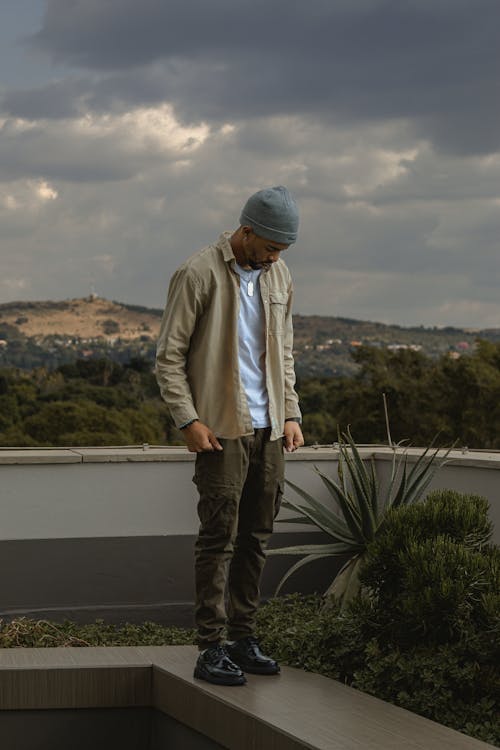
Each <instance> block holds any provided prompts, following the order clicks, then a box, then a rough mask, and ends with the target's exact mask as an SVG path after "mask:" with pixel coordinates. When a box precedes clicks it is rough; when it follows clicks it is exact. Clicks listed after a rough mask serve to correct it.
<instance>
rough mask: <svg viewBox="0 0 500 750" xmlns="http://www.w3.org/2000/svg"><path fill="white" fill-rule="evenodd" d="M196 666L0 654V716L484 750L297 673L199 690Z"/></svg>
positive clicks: (140, 657) (213, 735)
mask: <svg viewBox="0 0 500 750" xmlns="http://www.w3.org/2000/svg"><path fill="white" fill-rule="evenodd" d="M196 656H197V650H196V648H195V647H193V646H164V647H163V646H158V647H138V648H132V647H116V648H104V647H103V648H47V649H22V648H16V649H0V711H1V710H2V709H3V710H6V709H10V710H12V709H14V710H23V709H24V710H27V709H60V708H89V707H102V708H105V707H107V708H110V707H115V708H117V707H121V708H123V707H137V706H151V707H153V708H156V709H159V710H160V711H162V712H163V713H165V714H167V715H169V716H171V717H172V718H174V719H176V720H177V721H180V722H182V723H183V724H185V725H186V726H188V727H190V728H191V729H194V730H196V731H198V732H201V733H202V734H203V735H205V736H206V737H209V738H210V739H211V740H213V741H214V742H216V743H219V744H220V745H221V746H222V747H226V748H228V750H254V749H255V748H259V749H260V748H269V750H271V749H272V750H300V749H302V748H307V749H308V750H401V748H404V749H405V750H486V749H487V748H492V747H493V746H492V745H488V744H486V743H484V742H480V741H479V740H475V739H473V738H471V737H467V736H466V735H464V734H461V733H459V732H456V731H454V730H452V729H448V728H447V727H444V726H442V725H441V724H437V723H436V722H433V721H430V720H428V719H424V718H422V717H421V716H417V715H416V714H413V713H411V712H410V711H406V710H404V709H402V708H398V707H396V706H393V705H391V704H389V703H385V702H384V701H381V700H379V699H377V698H373V697H372V696H369V695H366V694H365V693H361V692H359V691H357V690H354V689H353V688H349V687H346V686H344V685H342V684H340V683H338V682H335V681H334V680H330V679H328V678H326V677H322V676H320V675H316V674H311V673H306V672H303V671H301V670H297V669H291V668H287V667H284V668H283V670H282V674H281V675H280V676H277V677H257V676H253V675H249V676H248V683H247V685H245V686H243V687H237V688H230V687H219V686H215V685H210V684H208V683H205V682H200V681H198V680H194V678H193V666H194V662H195V659H196ZM0 724H1V712H0Z"/></svg>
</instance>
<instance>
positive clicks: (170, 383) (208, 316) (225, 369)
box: [156, 232, 301, 440]
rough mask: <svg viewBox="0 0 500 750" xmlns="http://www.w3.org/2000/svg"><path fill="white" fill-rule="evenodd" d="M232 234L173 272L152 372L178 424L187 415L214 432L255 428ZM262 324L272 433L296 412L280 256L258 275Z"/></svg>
mask: <svg viewBox="0 0 500 750" xmlns="http://www.w3.org/2000/svg"><path fill="white" fill-rule="evenodd" d="M230 236H231V234H230V233H229V232H225V233H224V234H222V235H221V236H220V237H219V240H218V242H216V243H215V244H213V245H209V246H208V247H206V248H204V249H203V250H201V251H200V252H199V253H197V254H196V255H193V256H192V257H191V258H189V259H188V260H187V261H186V262H185V263H184V264H183V265H182V266H181V267H180V268H179V269H178V270H177V271H176V272H175V274H174V275H173V277H172V279H171V281H170V286H169V290H168V297H167V305H166V307H165V312H164V314H163V319H162V323H161V328H160V336H159V339H158V346H157V351H156V378H157V380H158V384H159V386H160V391H161V395H162V396H163V398H164V400H165V402H166V403H167V405H168V407H169V410H170V413H171V414H172V418H173V420H174V422H175V424H176V426H177V427H179V426H180V425H183V424H185V423H186V422H189V421H190V420H192V419H199V420H201V422H203V423H204V424H206V425H207V426H208V427H210V429H212V430H213V432H214V433H215V434H216V435H217V437H223V438H237V437H241V436H242V435H251V434H253V426H252V419H251V416H250V412H249V410H248V404H247V399H246V396H245V392H244V389H243V386H242V384H241V378H240V373H239V364H238V313H239V305H240V292H239V282H240V279H239V276H238V275H237V273H236V272H235V271H234V264H235V262H236V260H235V257H234V253H233V250H232V248H231V244H230V242H229V239H230ZM260 294H261V297H262V302H263V306H264V314H265V328H266V386H267V393H268V396H269V418H270V421H271V440H277V439H278V438H280V437H281V436H282V435H283V428H284V423H285V419H289V418H291V417H295V418H300V416H301V414H300V409H299V405H298V397H297V394H296V392H295V389H294V385H295V372H294V366H293V356H292V344H293V330H292V280H291V277H290V272H289V270H288V268H287V267H286V265H285V263H284V262H283V261H282V260H281V259H280V260H278V261H277V262H276V263H273V265H272V266H271V268H270V269H269V270H268V271H264V272H263V273H262V274H261V276H260Z"/></svg>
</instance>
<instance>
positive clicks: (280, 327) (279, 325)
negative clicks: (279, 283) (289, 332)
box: [269, 291, 288, 333]
mask: <svg viewBox="0 0 500 750" xmlns="http://www.w3.org/2000/svg"><path fill="white" fill-rule="evenodd" d="M287 304H288V294H287V292H277V291H276V292H269V331H270V332H271V333H284V332H285V316H286V306H287Z"/></svg>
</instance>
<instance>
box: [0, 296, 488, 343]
mask: <svg viewBox="0 0 500 750" xmlns="http://www.w3.org/2000/svg"><path fill="white" fill-rule="evenodd" d="M93 299H98V300H103V301H104V302H111V303H113V304H117V305H122V306H123V307H131V308H143V309H145V310H149V311H152V312H155V313H162V312H163V308H162V307H150V306H149V305H144V304H136V303H132V302H123V301H121V300H117V299H111V298H108V297H103V296H102V295H100V294H97V293H95V292H94V293H90V294H87V295H84V296H83V297H65V298H64V299H44V300H42V299H17V300H11V301H9V302H0V310H1V309H2V308H6V307H12V306H16V305H23V304H42V305H43V304H50V303H52V304H60V303H61V302H72V301H79V302H89V301H91V300H93ZM293 315H294V316H298V317H302V318H313V317H318V318H332V319H334V320H340V321H344V322H349V321H352V322H354V323H366V324H371V325H383V326H387V327H389V328H402V329H424V330H437V331H440V330H446V329H450V330H457V331H460V332H463V333H468V334H473V333H480V332H482V331H497V330H499V328H500V326H496V327H495V326H491V327H487V328H478V327H476V326H459V325H437V324H436V325H421V324H410V325H401V324H400V323H391V322H387V321H383V320H367V319H366V318H355V317H352V316H344V315H327V314H321V313H315V312H312V313H302V312H300V311H298V310H294V311H293Z"/></svg>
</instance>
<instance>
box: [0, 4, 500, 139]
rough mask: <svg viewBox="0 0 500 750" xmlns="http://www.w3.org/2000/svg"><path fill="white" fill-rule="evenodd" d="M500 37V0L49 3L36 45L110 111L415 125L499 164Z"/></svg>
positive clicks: (422, 132)
mask: <svg viewBox="0 0 500 750" xmlns="http://www.w3.org/2000/svg"><path fill="white" fill-rule="evenodd" d="M499 24H500V6H499V5H498V3H497V2H496V0H476V2H475V3H470V2H466V1H465V0H455V2H450V0H434V2H432V3H431V2H428V1H427V0H426V1H425V2H417V1H416V0H414V1H412V2H407V3H404V4H398V3H393V2H387V0H363V2H359V1H358V2H352V3H347V2H330V1H328V2H327V0H311V2H309V3H292V4H290V3H289V2H285V0H276V2H273V3H267V2H266V3H264V1H263V0H256V2H254V3H252V6H249V4H248V3H247V2H241V0H240V1H239V2H238V0H214V2H211V3H206V2H204V0H191V2H185V0H182V1H181V0H171V1H170V2H169V3H168V4H167V3H164V2H162V1H161V0H143V2H141V3H140V4H139V3H136V2H134V0H108V2H106V3H102V2H99V0H74V1H73V2H71V3H68V2H66V0H49V2H48V5H47V11H46V14H45V17H44V21H43V25H42V28H41V29H40V31H39V32H38V33H37V34H36V35H35V36H34V37H33V38H32V44H33V45H35V46H36V47H37V49H39V50H40V49H41V50H44V51H45V52H46V53H47V54H48V55H50V56H51V57H52V59H53V60H55V61H56V62H58V63H59V64H61V63H64V64H67V65H70V66H73V67H75V68H79V69H81V70H87V71H91V72H92V73H93V74H94V75H98V77H99V78H100V81H99V83H98V84H97V85H95V82H94V85H92V86H90V85H89V88H92V89H93V91H94V100H93V104H94V106H96V107H98V106H99V104H101V105H102V100H101V97H102V95H103V94H104V92H105V91H106V89H108V91H109V90H111V91H112V92H113V94H112V99H113V100H114V101H115V104H118V101H119V100H122V102H124V103H125V106H128V105H130V104H143V103H145V101H149V102H150V103H151V102H152V101H153V100H156V101H169V102H171V103H173V104H174V106H175V107H176V109H177V111H178V114H179V116H180V117H182V118H183V119H185V120H186V121H189V122H194V121H200V120H203V121H226V120H228V119H231V120H238V119H241V120H243V119H245V118H248V117H261V116H276V115H299V116H300V115H303V114H304V113H306V112H307V113H308V114H309V115H311V114H312V113H314V114H315V115H316V116H317V117H319V118H321V119H322V120H323V121H324V122H333V123H339V122H353V121H379V120H383V119H393V118H406V119H407V121H408V123H410V124H411V125H412V127H413V128H414V131H415V133H416V134H417V135H418V136H419V137H421V138H426V139H430V140H432V141H433V143H434V144H435V145H436V146H437V147H438V148H439V149H440V150H443V151H445V152H448V153H490V152H494V151H495V150H497V149H498V147H499V145H500V128H499V120H500V117H499V115H500V97H499V96H498V62H499V48H498V43H497V33H496V29H497V28H498V26H499ZM62 93H63V92H62V91H59V95H62ZM17 97H18V101H17V107H18V109H19V108H20V107H21V105H22V101H21V98H22V97H21V95H20V94H17ZM68 97H69V98H71V95H70V94H68V96H67V98H68ZM90 99H92V97H90ZM7 103H8V104H9V103H10V106H11V107H13V106H14V105H15V104H16V102H15V98H13V96H11V97H10V101H9V100H8V101H7ZM72 106H73V104H72V103H71V102H66V104H64V103H59V104H58V105H57V106H56V108H55V109H56V110H57V108H58V107H59V109H62V110H63V111H64V108H65V107H66V108H67V109H71V107H72Z"/></svg>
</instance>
